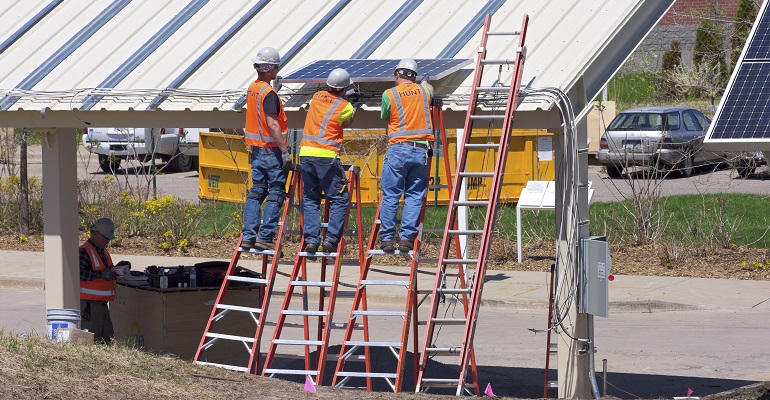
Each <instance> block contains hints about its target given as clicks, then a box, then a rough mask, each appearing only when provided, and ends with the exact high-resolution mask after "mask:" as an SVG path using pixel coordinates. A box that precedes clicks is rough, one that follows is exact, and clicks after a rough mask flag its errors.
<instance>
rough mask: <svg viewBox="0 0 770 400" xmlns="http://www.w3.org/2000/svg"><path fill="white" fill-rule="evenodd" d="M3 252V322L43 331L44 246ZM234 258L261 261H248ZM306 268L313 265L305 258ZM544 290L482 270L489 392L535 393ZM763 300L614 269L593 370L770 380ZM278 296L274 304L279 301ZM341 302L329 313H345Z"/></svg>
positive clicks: (656, 378) (659, 381) (662, 381)
mask: <svg viewBox="0 0 770 400" xmlns="http://www.w3.org/2000/svg"><path fill="white" fill-rule="evenodd" d="M0 259H2V260H3V261H2V263H1V264H0V294H1V295H2V299H3V301H2V302H0V329H2V330H3V331H5V332H16V333H20V332H31V331H36V332H43V331H44V329H45V300H44V296H42V293H43V292H42V291H43V283H44V267H43V253H42V252H14V251H0ZM113 259H115V260H116V261H117V260H122V259H126V260H128V261H131V263H132V265H133V269H134V270H143V269H144V268H145V267H146V266H148V265H162V266H175V265H192V264H194V263H197V262H201V261H210V260H212V259H201V258H185V257H151V256H129V255H125V256H124V255H120V254H114V255H113ZM405 263H406V262H405ZM239 264H240V265H241V266H244V267H247V268H251V269H257V268H258V265H259V264H258V263H257V261H253V260H246V261H243V260H242V262H241V263H239ZM288 268H289V266H288V264H286V265H283V266H282V267H281V270H283V271H286V270H287V269H288ZM309 271H317V270H316V269H314V267H313V265H312V264H311V267H310V268H309ZM405 272H406V268H403V267H377V268H375V269H374V270H373V272H372V276H370V279H389V280H400V279H405V278H400V277H398V276H394V275H391V274H392V273H400V274H403V273H405ZM285 279H286V278H285V277H280V278H279V280H278V281H277V282H276V286H275V288H276V291H277V292H280V291H282V290H284V288H285V287H286V284H285V283H286V281H285ZM357 279H358V266H355V265H344V266H343V268H342V271H341V281H342V282H343V283H346V284H353V285H354V284H355V283H356V282H357ZM281 280H283V282H281ZM432 284H433V274H432V271H427V270H426V271H425V273H421V274H419V278H418V288H422V289H427V288H431V287H432ZM346 289H347V288H346ZM372 289H376V290H371V291H370V292H369V298H370V303H369V304H370V308H371V307H372V304H373V303H382V304H383V305H390V306H391V307H394V308H395V307H399V305H400V306H403V292H402V291H398V290H394V289H393V288H384V289H380V288H377V287H372ZM341 290H342V289H341ZM547 296H548V274H546V273H542V272H521V271H495V270H492V271H488V273H487V282H486V283H485V286H484V295H483V299H484V300H483V307H482V309H481V313H480V316H479V325H478V328H477V335H476V342H475V343H476V354H477V360H478V362H479V366H480V369H479V374H480V375H483V377H484V378H483V379H488V380H489V382H492V384H493V386H494V390H495V393H496V394H498V395H505V396H519V397H538V396H540V395H542V367H543V364H544V353H545V336H544V335H542V334H533V333H532V332H531V331H529V328H543V327H544V326H545V324H546V322H545V321H546V319H547V310H548V305H547V304H548V303H547V299H548V297H547ZM769 297H770V282H767V281H737V280H722V279H701V278H670V277H647V276H616V277H615V280H614V281H613V282H611V283H610V317H609V318H598V317H597V318H596V319H595V329H596V341H597V349H598V353H597V355H596V360H597V369H601V360H602V359H603V358H606V359H608V366H609V368H608V370H609V375H608V382H609V385H610V386H609V389H608V394H612V395H615V396H618V397H622V398H627V397H637V396H638V397H655V396H663V397H672V396H683V395H684V394H686V391H687V388H688V387H690V388H692V389H693V390H695V394H694V395H701V396H703V395H706V394H709V393H718V392H722V391H724V390H728V389H731V388H735V387H740V386H744V385H747V384H749V383H752V382H756V381H764V380H770V344H768V340H767V332H768V328H770V300H767V299H768V298H769ZM276 301H280V300H277V298H276V297H274V298H273V302H274V303H273V304H274V305H273V307H271V309H275V308H276V307H278V305H277V304H278V303H275V302H276ZM342 303H344V301H342V300H341V303H338V308H337V312H336V315H335V320H337V318H340V315H344V314H346V313H347V312H348V310H349V306H348V305H340V304H342ZM347 304H349V303H347ZM340 307H341V308H340ZM423 307H424V305H423ZM421 312H422V311H421ZM343 318H344V317H343ZM480 379H481V378H480ZM484 385H486V383H484ZM599 387H600V388H601V387H602V383H601V382H600V384H599ZM629 393H631V394H632V395H629ZM551 395H552V396H553V395H555V393H552V394H551Z"/></svg>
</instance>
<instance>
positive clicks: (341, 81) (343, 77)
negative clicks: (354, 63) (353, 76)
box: [326, 68, 353, 89]
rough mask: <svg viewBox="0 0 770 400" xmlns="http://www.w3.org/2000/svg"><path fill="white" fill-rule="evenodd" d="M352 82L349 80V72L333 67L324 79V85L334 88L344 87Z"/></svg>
mask: <svg viewBox="0 0 770 400" xmlns="http://www.w3.org/2000/svg"><path fill="white" fill-rule="evenodd" d="M352 83H353V82H351V81H350V74H349V73H348V71H345V70H344V69H342V68H335V69H334V70H332V72H330V73H329V78H328V79H326V85H327V86H329V87H330V88H334V89H345V88H346V87H348V86H350V85H351V84H352Z"/></svg>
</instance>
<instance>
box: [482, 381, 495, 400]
mask: <svg viewBox="0 0 770 400" xmlns="http://www.w3.org/2000/svg"><path fill="white" fill-rule="evenodd" d="M484 394H485V395H487V396H489V397H495V392H493V391H492V384H491V383H487V388H486V389H484Z"/></svg>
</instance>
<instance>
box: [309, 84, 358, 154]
mask: <svg viewBox="0 0 770 400" xmlns="http://www.w3.org/2000/svg"><path fill="white" fill-rule="evenodd" d="M347 105H348V101H347V100H345V99H343V98H342V97H340V96H338V95H334V94H331V93H329V92H327V91H319V92H316V94H315V95H313V100H312V102H311V103H310V109H309V110H308V113H307V117H306V118H305V129H304V130H303V131H302V143H301V144H300V146H303V147H304V146H310V147H316V148H319V149H325V150H331V151H334V152H335V153H337V154H339V152H340V150H341V149H342V126H341V125H340V123H339V121H340V115H341V114H342V112H343V111H344V110H345V107H347Z"/></svg>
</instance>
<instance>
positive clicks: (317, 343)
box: [273, 339, 324, 346]
mask: <svg viewBox="0 0 770 400" xmlns="http://www.w3.org/2000/svg"><path fill="white" fill-rule="evenodd" d="M273 344H299V345H303V346H320V345H322V344H324V342H323V340H304V339H275V340H273Z"/></svg>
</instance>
